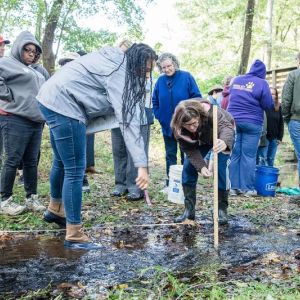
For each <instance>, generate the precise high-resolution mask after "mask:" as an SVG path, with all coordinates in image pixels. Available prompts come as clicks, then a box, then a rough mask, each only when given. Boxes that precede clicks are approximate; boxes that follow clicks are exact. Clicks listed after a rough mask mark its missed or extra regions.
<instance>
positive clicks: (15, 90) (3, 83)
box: [0, 31, 45, 123]
mask: <svg viewBox="0 0 300 300" xmlns="http://www.w3.org/2000/svg"><path fill="white" fill-rule="evenodd" d="M27 44H34V45H35V46H36V47H38V48H39V50H40V52H41V47H40V45H39V44H38V42H37V40H36V39H35V37H34V36H33V35H32V34H31V33H30V32H28V31H23V32H22V33H21V34H20V35H19V36H18V37H17V38H16V40H15V42H14V43H13V46H12V49H11V54H10V57H3V58H1V60H0V99H1V100H0V109H2V110H4V111H6V112H8V113H11V114H14V115H18V116H21V117H24V118H26V119H29V120H31V121H34V122H38V123H42V122H44V118H43V116H42V114H41V112H40V110H39V108H38V102H37V101H36V95H37V93H38V91H39V89H40V87H41V85H42V84H43V83H44V82H45V79H44V77H43V76H42V75H41V74H40V73H39V72H37V71H35V70H34V69H33V68H31V67H30V66H26V65H25V64H24V63H23V62H22V51H23V47H24V46H25V45H27Z"/></svg>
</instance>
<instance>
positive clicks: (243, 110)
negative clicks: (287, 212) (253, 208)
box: [228, 60, 274, 197]
mask: <svg viewBox="0 0 300 300" xmlns="http://www.w3.org/2000/svg"><path fill="white" fill-rule="evenodd" d="M265 78H266V66H265V64H264V63H263V62H262V61H260V60H256V61H255V62H254V63H253V64H252V66H251V69H250V71H249V73H247V74H245V75H240V76H237V77H235V78H234V79H233V82H232V84H231V87H230V101H229V106H228V111H229V112H230V113H231V114H232V116H233V118H234V121H235V123H236V141H235V145H234V148H233V151H232V157H231V164H230V167H229V172H230V173H229V174H230V181H231V188H232V190H231V195H232V196H233V195H237V194H239V193H244V195H245V196H247V197H249V196H255V195H256V191H255V187H254V182H255V165H256V152H257V148H258V143H259V139H260V136H261V133H262V126H263V120H264V117H263V113H264V110H267V109H272V108H274V104H273V100H272V95H271V92H270V87H269V85H268V83H267V81H266V80H265Z"/></svg>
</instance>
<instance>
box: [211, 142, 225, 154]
mask: <svg viewBox="0 0 300 300" xmlns="http://www.w3.org/2000/svg"><path fill="white" fill-rule="evenodd" d="M226 148H227V145H226V144H225V142H224V141H223V140H220V139H217V143H216V145H215V146H214V147H213V150H214V152H215V153H220V152H223V151H224V150H226Z"/></svg>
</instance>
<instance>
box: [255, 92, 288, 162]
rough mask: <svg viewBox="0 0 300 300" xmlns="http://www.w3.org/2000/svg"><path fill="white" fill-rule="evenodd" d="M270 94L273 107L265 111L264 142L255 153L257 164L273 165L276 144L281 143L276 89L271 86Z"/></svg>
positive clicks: (280, 115) (281, 125)
mask: <svg viewBox="0 0 300 300" xmlns="http://www.w3.org/2000/svg"><path fill="white" fill-rule="evenodd" d="M271 94H272V98H273V100H274V109H270V110H267V111H266V136H265V143H264V145H263V146H260V147H259V148H258V152H257V153H258V156H259V158H258V162H259V165H265V166H270V167H273V166H274V161H275V156H276V152H277V147H278V144H281V143H282V138H283V134H284V124H283V116H282V110H281V105H280V102H279V99H278V91H277V89H276V88H271Z"/></svg>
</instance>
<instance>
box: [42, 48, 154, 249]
mask: <svg viewBox="0 0 300 300" xmlns="http://www.w3.org/2000/svg"><path fill="white" fill-rule="evenodd" d="M156 59H157V56H156V54H155V51H154V50H153V49H152V48H151V47H149V46H148V45H145V44H142V43H141V44H133V45H132V46H131V47H130V48H129V49H128V50H127V51H126V52H125V53H124V52H123V51H122V50H121V49H120V48H118V47H104V48H102V49H100V50H99V51H95V52H92V53H88V54H87V55H84V56H81V57H80V58H78V59H75V60H73V61H71V62H69V63H68V64H66V65H65V66H64V67H63V68H61V69H59V70H58V71H57V72H56V73H55V74H54V75H53V76H52V77H51V78H50V79H49V80H48V81H47V82H45V84H44V85H43V86H42V87H41V89H40V91H39V94H38V96H37V99H38V101H39V104H40V110H41V112H42V113H43V115H44V116H45V119H46V122H47V124H48V127H49V129H50V139H51V145H52V149H53V154H54V156H53V158H54V159H53V164H52V169H51V174H50V187H51V198H50V204H49V206H48V209H47V210H46V212H45V214H44V218H47V219H48V221H49V222H55V223H57V224H60V225H64V226H66V237H65V241H64V246H65V247H66V248H69V249H84V250H92V249H99V246H98V245H95V244H94V243H92V242H91V241H90V239H89V238H88V236H87V235H85V234H84V233H83V232H82V223H81V203H82V182H83V176H84V171H85V167H86V132H87V127H89V126H92V124H94V123H95V122H97V120H98V118H102V119H103V117H106V116H108V117H109V116H114V117H115V120H116V123H117V124H118V126H119V127H120V128H121V132H122V134H123V136H124V141H125V143H126V146H127V148H128V150H129V151H130V154H131V156H132V159H133V162H134V165H135V167H136V168H138V175H137V178H136V184H137V186H138V187H139V188H141V189H142V190H144V189H146V188H147V187H148V183H149V176H148V169H147V163H148V161H147V155H146V153H145V148H144V142H143V139H142V138H140V137H141V132H140V128H141V125H143V124H144V120H145V118H144V117H145V110H144V107H145V98H146V79H147V77H151V71H152V69H153V65H154V63H155V60H156ZM95 130H96V131H97V128H95ZM96 131H95V132H96Z"/></svg>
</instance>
